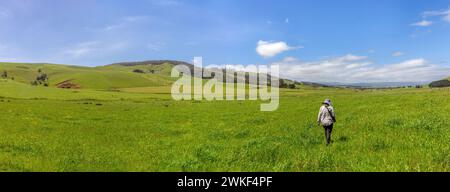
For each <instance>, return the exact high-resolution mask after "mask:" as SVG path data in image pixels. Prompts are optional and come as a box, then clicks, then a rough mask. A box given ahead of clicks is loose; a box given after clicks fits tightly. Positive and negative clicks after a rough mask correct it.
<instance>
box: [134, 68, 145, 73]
mask: <svg viewBox="0 0 450 192" xmlns="http://www.w3.org/2000/svg"><path fill="white" fill-rule="evenodd" d="M133 72H135V73H145V72H144V71H143V70H141V69H135V70H133Z"/></svg>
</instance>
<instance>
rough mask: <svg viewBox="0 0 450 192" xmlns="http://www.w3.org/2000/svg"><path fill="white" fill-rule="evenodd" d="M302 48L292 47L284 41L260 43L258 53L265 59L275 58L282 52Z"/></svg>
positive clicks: (257, 48)
mask: <svg viewBox="0 0 450 192" xmlns="http://www.w3.org/2000/svg"><path fill="white" fill-rule="evenodd" d="M296 48H300V47H290V46H289V45H288V44H287V43H285V42H283V41H279V42H269V41H262V40H260V41H258V44H257V47H256V52H257V53H258V54H259V55H261V56H262V57H264V58H268V57H274V56H275V55H278V54H280V53H282V52H285V51H289V50H292V49H296Z"/></svg>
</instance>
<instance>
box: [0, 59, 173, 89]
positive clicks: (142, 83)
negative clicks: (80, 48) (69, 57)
mask: <svg viewBox="0 0 450 192" xmlns="http://www.w3.org/2000/svg"><path fill="white" fill-rule="evenodd" d="M172 66H173V64H171V63H163V64H160V65H153V64H140V65H123V64H112V65H107V66H101V67H80V66H68V65H57V64H27V63H0V72H1V73H3V72H4V71H6V74H7V77H6V78H7V79H12V80H14V81H15V82H19V83H24V84H28V85H30V84H31V82H33V81H35V80H36V77H38V76H39V75H40V74H46V75H47V76H48V77H49V79H48V84H49V86H50V87H57V86H58V84H60V83H63V82H70V83H72V84H75V85H77V86H79V87H80V88H84V89H118V88H130V87H152V86H153V87H157V86H166V85H169V84H171V83H172V82H173V79H172V78H170V76H169V75H170V70H171V68H172ZM136 69H139V70H141V71H142V72H143V73H136V72H134V71H135V70H136Z"/></svg>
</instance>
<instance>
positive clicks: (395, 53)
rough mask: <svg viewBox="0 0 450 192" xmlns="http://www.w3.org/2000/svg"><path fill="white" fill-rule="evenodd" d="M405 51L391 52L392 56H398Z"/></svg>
mask: <svg viewBox="0 0 450 192" xmlns="http://www.w3.org/2000/svg"><path fill="white" fill-rule="evenodd" d="M404 54H405V53H403V52H401V51H396V52H393V53H392V56H393V57H400V56H403V55H404Z"/></svg>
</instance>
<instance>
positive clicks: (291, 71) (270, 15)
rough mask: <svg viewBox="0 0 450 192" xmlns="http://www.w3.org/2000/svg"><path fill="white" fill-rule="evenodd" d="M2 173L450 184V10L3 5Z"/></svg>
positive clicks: (12, 1) (386, 5)
mask: <svg viewBox="0 0 450 192" xmlns="http://www.w3.org/2000/svg"><path fill="white" fill-rule="evenodd" d="M0 29H2V30H0V109H1V111H2V114H1V115H0V171H1V172H135V171H137V172H366V171H369V172H379V171H381V172H404V171H406V172H449V171H450V130H449V128H450V122H449V119H450V97H449V96H450V35H449V34H450V1H446V0H433V1H420V0H414V1H411V0H379V1H356V0H355V1H350V0H339V1H331V0H319V1H312V0H305V1H297V0H286V1H275V0H273V1H272V0H267V1H263V2H260V1H257V0H245V1H238V0H195V1H194V0H192V1H191V0H136V1H132V2H130V1H119V0H118V1H110V0H77V1H73V0H39V1H37V0H2V1H0Z"/></svg>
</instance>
